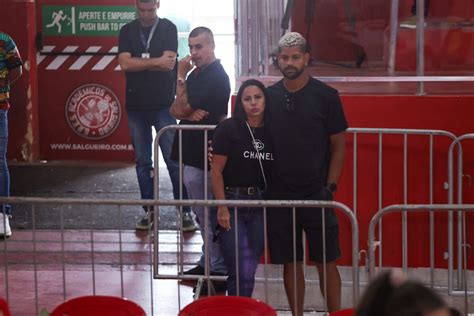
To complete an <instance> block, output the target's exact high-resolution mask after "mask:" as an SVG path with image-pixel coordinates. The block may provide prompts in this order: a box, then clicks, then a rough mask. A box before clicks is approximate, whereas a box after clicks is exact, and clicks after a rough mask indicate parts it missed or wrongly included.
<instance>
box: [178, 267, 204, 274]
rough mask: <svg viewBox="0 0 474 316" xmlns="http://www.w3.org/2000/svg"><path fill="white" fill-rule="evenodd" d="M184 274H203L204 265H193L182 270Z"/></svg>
mask: <svg viewBox="0 0 474 316" xmlns="http://www.w3.org/2000/svg"><path fill="white" fill-rule="evenodd" d="M183 274H184V275H204V267H201V266H199V265H198V266H195V267H194V268H191V269H189V270H186V271H184V272H183Z"/></svg>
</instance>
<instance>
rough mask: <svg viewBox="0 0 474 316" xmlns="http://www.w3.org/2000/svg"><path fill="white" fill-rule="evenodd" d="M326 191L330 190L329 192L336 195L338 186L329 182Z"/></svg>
mask: <svg viewBox="0 0 474 316" xmlns="http://www.w3.org/2000/svg"><path fill="white" fill-rule="evenodd" d="M326 189H328V191H329V192H331V193H335V192H336V191H337V184H335V183H334V182H329V183H328V184H326Z"/></svg>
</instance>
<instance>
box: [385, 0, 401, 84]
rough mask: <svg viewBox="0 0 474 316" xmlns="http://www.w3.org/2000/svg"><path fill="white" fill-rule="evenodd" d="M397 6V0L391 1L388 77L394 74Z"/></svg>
mask: <svg viewBox="0 0 474 316" xmlns="http://www.w3.org/2000/svg"><path fill="white" fill-rule="evenodd" d="M398 6H399V3H398V0H392V5H391V7H390V38H389V44H388V73H389V74H390V75H393V74H394V72H395V58H396V53H397V34H398Z"/></svg>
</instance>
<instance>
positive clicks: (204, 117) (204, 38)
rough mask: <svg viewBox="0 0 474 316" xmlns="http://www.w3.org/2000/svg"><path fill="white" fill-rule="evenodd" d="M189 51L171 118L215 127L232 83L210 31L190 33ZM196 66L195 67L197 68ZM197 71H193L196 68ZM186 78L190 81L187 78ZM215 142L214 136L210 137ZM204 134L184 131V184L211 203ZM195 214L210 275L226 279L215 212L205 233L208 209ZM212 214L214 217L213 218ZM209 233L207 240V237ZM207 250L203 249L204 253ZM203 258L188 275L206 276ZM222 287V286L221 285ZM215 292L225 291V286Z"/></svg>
mask: <svg viewBox="0 0 474 316" xmlns="http://www.w3.org/2000/svg"><path fill="white" fill-rule="evenodd" d="M188 44H189V51H190V53H191V56H186V57H185V58H183V59H181V60H180V61H179V65H178V79H177V90H176V100H175V102H174V103H173V105H172V106H171V114H172V115H173V116H174V117H176V118H177V119H180V120H181V122H180V125H196V124H199V125H215V124H217V123H219V122H220V121H221V120H222V119H224V118H225V117H226V116H227V107H228V102H229V97H230V83H229V77H228V76H227V74H226V72H225V70H224V68H223V67H222V65H221V63H220V61H219V60H218V59H216V56H215V53H214V49H215V43H214V35H213V34H212V31H211V30H210V29H208V28H207V27H202V26H201V27H197V28H195V29H193V30H192V31H191V33H189V38H188ZM194 66H195V67H194ZM193 67H194V68H193ZM186 76H187V78H186ZM208 139H212V133H208ZM204 148H205V143H204V132H202V131H183V133H182V148H181V150H182V159H183V164H184V168H183V183H184V185H185V186H186V190H187V192H188V195H189V198H190V199H193V200H205V199H212V188H211V179H210V174H209V168H208V167H207V171H208V173H207V174H206V173H205V171H204V170H205V169H206V164H207V161H206V160H205V159H204ZM179 150H180V148H179V137H178V134H176V136H175V140H174V145H173V153H172V158H173V159H175V160H176V161H179ZM206 177H207V185H208V186H207V196H206V195H205V191H206V188H205V186H204V185H205V179H206ZM193 210H194V213H196V216H197V218H198V221H199V224H200V225H201V234H202V238H203V241H204V246H205V247H207V246H208V245H209V244H210V245H209V248H208V249H209V255H210V259H209V265H210V269H211V271H210V272H211V274H213V275H225V274H226V273H227V268H226V266H225V264H224V259H223V257H222V254H221V252H220V249H219V246H218V245H217V244H214V243H212V239H213V237H212V236H213V234H214V229H215V226H216V224H217V217H216V216H217V214H216V210H212V212H211V210H209V217H208V219H209V223H210V224H209V226H208V227H207V229H205V227H204V225H205V222H206V220H205V208H204V207H202V206H194V207H193ZM210 213H212V214H210ZM206 232H207V237H206ZM204 249H205V248H204V247H203V250H204ZM204 257H205V256H204V254H203V255H202V256H201V259H200V261H199V262H198V265H197V266H196V267H194V268H193V269H191V270H189V271H186V272H185V274H191V275H203V274H204V272H205V260H204ZM218 284H219V283H218ZM222 284H223V285H222V287H221V288H218V286H216V290H217V291H219V290H220V289H224V288H225V283H222Z"/></svg>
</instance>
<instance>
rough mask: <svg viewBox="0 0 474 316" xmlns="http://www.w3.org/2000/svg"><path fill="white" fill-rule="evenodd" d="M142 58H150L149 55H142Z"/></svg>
mask: <svg viewBox="0 0 474 316" xmlns="http://www.w3.org/2000/svg"><path fill="white" fill-rule="evenodd" d="M142 58H146V59H149V58H150V53H142Z"/></svg>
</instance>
